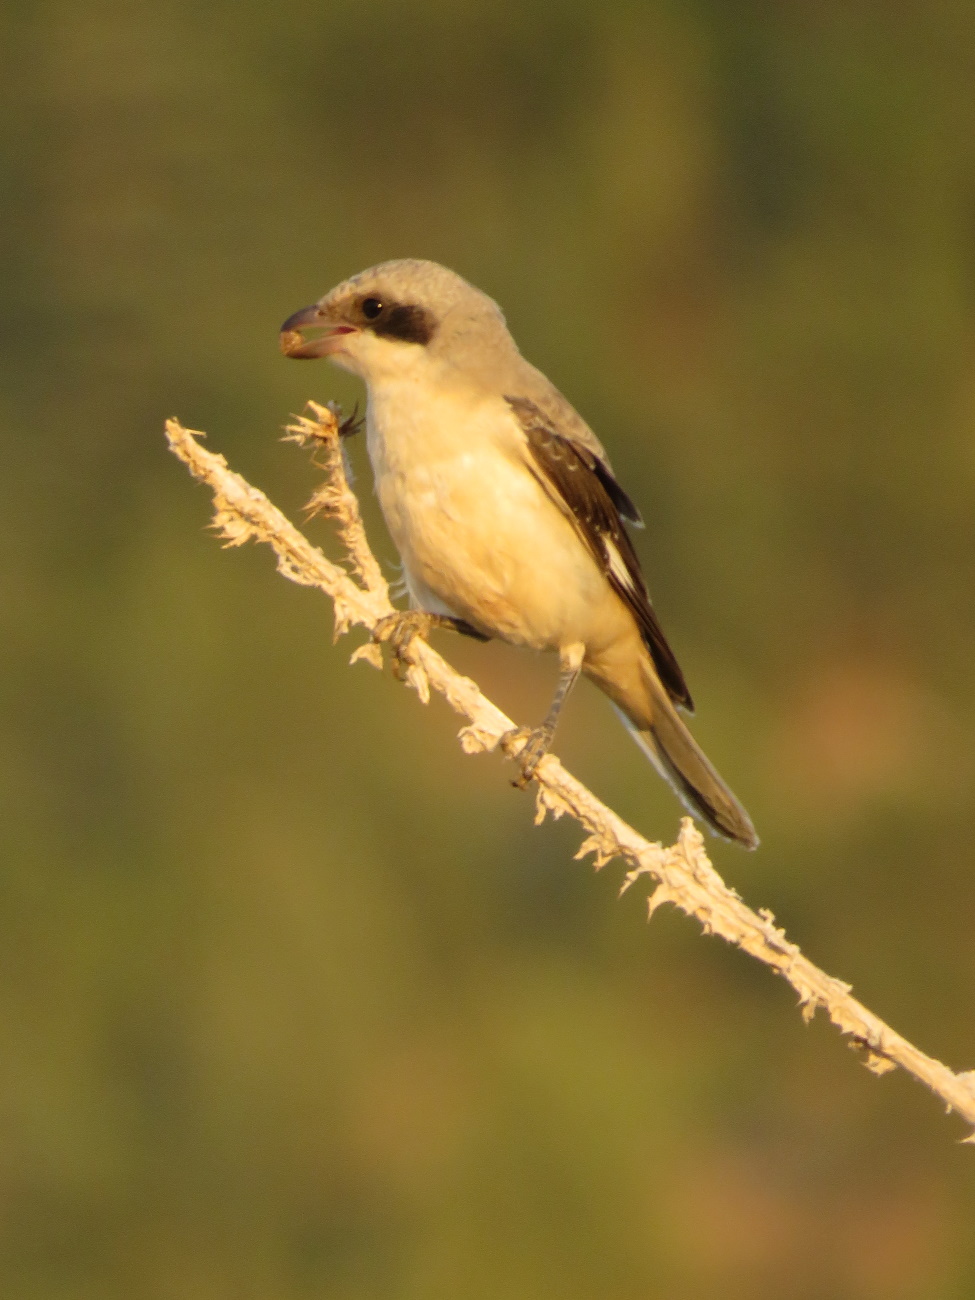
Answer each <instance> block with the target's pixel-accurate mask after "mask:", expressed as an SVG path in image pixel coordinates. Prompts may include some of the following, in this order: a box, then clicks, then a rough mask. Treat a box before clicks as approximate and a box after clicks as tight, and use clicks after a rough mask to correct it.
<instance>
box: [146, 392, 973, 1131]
mask: <svg viewBox="0 0 975 1300" xmlns="http://www.w3.org/2000/svg"><path fill="white" fill-rule="evenodd" d="M309 408H310V410H311V418H308V417H301V418H300V419H299V420H298V423H297V424H294V425H290V426H289V433H290V434H291V435H292V436H293V439H294V440H295V441H297V442H300V443H305V444H307V443H311V444H313V445H314V446H315V447H316V449H319V450H320V455H321V459H320V460H319V461H318V463H319V464H320V465H321V467H322V468H324V469H325V470H326V473H327V479H326V482H325V484H324V485H323V486H322V487H321V488H320V489H319V490H318V491H317V492H316V493H315V495H314V497H313V498H312V501H311V502H310V505H309V508H310V509H311V510H312V511H324V512H326V513H327V514H328V515H329V516H330V517H331V518H333V519H334V520H335V524H336V528H337V531H338V535H339V538H340V540H341V541H342V543H343V544H344V546H345V548H346V551H347V554H348V560H349V564H350V567H351V569H352V571H353V572H354V573H355V574H356V576H357V577H358V579H359V581H358V582H357V581H354V580H353V578H352V577H351V576H350V575H349V573H348V572H346V570H345V569H343V568H342V567H340V566H339V565H337V564H335V563H333V562H332V561H331V560H329V559H327V558H326V556H325V555H323V554H322V552H321V551H320V550H319V549H318V548H317V547H315V546H312V544H311V543H310V542H309V541H308V540H307V539H306V538H305V537H304V536H303V535H302V533H300V532H299V531H298V529H296V528H295V527H294V526H293V525H292V524H291V523H290V522H289V521H288V520H287V519H286V518H285V516H284V515H283V514H282V513H281V512H280V511H279V510H278V509H277V508H276V507H275V506H273V505H272V504H271V502H270V501H269V500H268V499H267V497H266V496H265V495H264V494H263V493H262V492H260V491H258V490H257V489H256V488H253V487H251V486H250V484H249V483H247V482H246V481H245V480H244V479H243V478H241V477H240V475H238V474H235V473H234V472H233V471H232V470H230V469H228V467H227V462H226V461H225V460H224V458H223V457H222V456H219V455H216V454H215V453H213V452H210V451H207V450H206V449H205V448H204V447H202V446H201V445H200V443H199V442H198V441H197V439H198V438H200V437H203V436H204V435H202V434H194V432H193V431H191V430H188V429H184V428H183V427H182V425H180V424H179V423H178V421H176V420H169V421H167V424H166V435H167V437H168V439H169V445H170V448H171V449H172V451H173V452H174V453H175V454H176V455H177V456H178V457H179V458H180V460H182V461H183V462H184V463H185V464H186V465H187V466H188V468H189V470H190V472H191V473H192V474H193V475H194V477H196V478H198V479H201V480H202V481H203V482H205V483H206V484H207V486H208V487H209V488H210V489H211V491H212V492H213V496H214V507H215V517H214V522H213V527H214V528H215V529H216V531H217V532H218V533H219V534H220V535H221V536H222V537H223V539H224V542H225V544H226V545H229V546H239V545H241V544H242V543H243V542H245V541H247V540H249V539H251V538H253V539H254V540H256V541H262V542H267V543H268V544H269V545H270V546H271V547H272V548H273V549H274V551H275V553H276V555H277V560H278V569H279V571H280V572H281V573H283V574H284V575H285V577H287V578H290V579H291V580H292V581H294V582H298V583H302V584H303V585H305V586H311V587H320V588H321V589H322V590H323V591H325V592H327V593H328V595H329V596H331V598H332V601H333V604H334V607H335V635H336V637H338V636H340V635H341V634H342V633H344V632H347V631H348V630H349V628H350V627H351V626H352V625H353V624H361V625H362V626H363V627H365V628H366V629H368V630H369V631H370V632H371V631H372V630H373V629H374V628H375V627H376V625H377V623H379V621H380V620H381V619H382V618H384V617H385V616H386V615H388V614H390V613H392V612H393V606H392V605H391V603H390V600H389V591H388V587H387V584H386V581H385V579H384V578H383V576H382V572H381V570H380V567H379V564H378V563H377V561H376V559H375V557H374V555H373V553H372V551H371V549H370V547H369V543H368V541H367V538H366V533H365V529H364V527H363V524H362V519H361V516H360V514H359V504H358V501H357V499H356V496H355V494H354V492H353V491H352V489H351V488H350V487H349V483H348V478H347V475H346V470H345V464H344V455H343V452H342V448H341V440H340V439H341V433H342V432H343V431H346V429H347V426H346V425H340V422H339V419H338V415H337V411H336V409H335V408H334V407H322V406H318V405H316V404H314V403H309ZM360 658H366V659H368V660H369V661H370V662H372V663H373V664H374V665H375V666H376V667H381V666H382V657H381V650H380V648H379V646H378V645H376V644H375V643H374V642H373V641H367V642H366V643H365V645H363V646H360V647H359V649H358V650H357V651H355V653H354V654H353V656H352V661H353V662H355V660H356V659H360ZM403 658H404V659H405V660H406V662H407V664H408V665H409V667H408V671H407V675H406V680H407V682H408V683H409V684H410V685H411V686H412V687H413V688H414V690H415V691H416V692H417V694H418V695H419V696H420V698H421V699H422V700H423V701H424V703H425V702H427V701H428V700H429V698H430V688H431V687H432V688H433V689H434V690H435V691H437V692H438V693H439V694H440V695H443V696H444V698H445V699H446V700H447V702H448V703H449V704H450V706H451V707H452V708H453V709H454V710H455V711H456V712H457V713H459V714H461V715H462V716H463V717H465V718H466V719H467V725H466V726H464V727H463V728H462V730H461V732H460V736H459V738H460V743H461V747H462V748H463V749H464V751H465V752H466V753H468V754H475V753H483V752H486V751H489V750H492V749H495V748H497V747H498V746H499V744H500V746H501V747H502V748H503V749H504V751H505V752H506V753H507V755H508V757H509V758H514V757H516V756H517V754H518V753H519V752H520V750H521V748H522V745H523V744H524V740H523V739H521V738H513V737H511V736H509V733H512V732H514V730H515V724H514V722H512V720H511V719H510V718H508V717H507V716H506V715H505V714H504V713H503V712H502V711H501V710H500V709H499V708H497V706H496V705H494V704H492V703H491V701H490V700H488V699H486V698H485V696H483V695H482V694H481V692H480V690H479V689H478V687H477V685H476V684H475V683H474V682H473V681H471V680H470V678H467V677H462V676H461V675H460V674H459V673H457V672H455V670H454V669H453V668H451V667H450V665H449V664H448V663H447V662H446V661H445V660H444V659H443V658H442V657H441V656H440V655H439V654H438V653H437V652H436V650H434V649H433V648H432V647H431V646H430V645H428V644H427V643H426V642H425V641H424V640H422V639H421V638H420V637H417V638H415V639H414V640H413V641H411V642H409V643H408V645H406V646H405V647H404V650H403ZM535 781H536V783H537V802H536V816H535V821H536V824H537V823H539V822H541V821H542V820H543V819H544V817H545V814H546V813H547V812H550V813H552V814H553V816H555V817H556V818H558V817H561V816H562V815H563V814H565V813H569V814H570V815H571V816H573V817H574V818H575V819H576V820H577V821H578V822H580V824H581V825H582V826H584V827H585V829H586V830H587V831H588V836H587V838H586V840H585V841H584V843H583V844H582V847H581V848H580V849H579V852H578V853H577V854H576V856H577V857H582V856H583V855H584V854H586V853H593V854H594V855H595V865H596V867H597V869H598V868H599V867H602V866H603V865H604V864H605V863H607V862H609V861H610V859H612V858H614V857H620V858H622V859H623V860H624V861H625V862H626V863H627V864H628V866H629V871H628V872H627V874H626V877H625V879H624V882H623V886H622V888H623V889H624V890H625V889H628V888H629V887H630V886H631V885H632V884H634V883H635V882H636V881H637V880H638V879H639V878H640V877H641V876H649V877H650V879H651V880H652V881H653V882H654V888H653V890H652V892H651V894H650V897H649V914H650V915H651V916H652V915H653V913H654V911H655V910H656V909H657V908H658V907H659V906H660V905H661V904H663V903H673V904H674V906H676V907H678V908H680V910H681V911H682V912H685V913H687V915H688V916H693V917H696V919H697V920H698V921H699V922H700V924H701V926H702V927H703V929H704V931H705V933H706V934H716V935H719V936H720V937H721V938H722V939H725V940H726V941H727V942H728V943H732V944H735V945H736V946H737V947H739V948H743V949H744V950H745V952H747V953H750V954H751V955H752V956H753V957H757V958H758V960H759V961H762V962H764V963H765V964H766V965H767V966H770V967H771V968H772V969H773V970H774V971H776V972H777V973H778V974H779V975H781V976H782V977H783V978H784V979H786V980H788V982H789V983H790V984H791V985H792V987H793V988H794V989H795V991H796V993H797V994H798V996H799V1006H800V1008H801V1010H802V1015H803V1018H804V1019H805V1020H807V1021H808V1020H810V1019H811V1018H812V1016H813V1015H814V1014H815V1012H816V1010H817V1008H819V1007H822V1008H823V1009H824V1010H825V1011H826V1013H827V1015H828V1016H829V1018H830V1020H832V1022H833V1023H834V1024H835V1025H836V1026H837V1027H838V1028H839V1029H840V1031H841V1032H842V1033H843V1034H846V1035H848V1036H849V1038H850V1041H851V1045H852V1046H854V1047H857V1048H860V1049H862V1051H863V1059H864V1063H865V1065H866V1066H867V1068H868V1069H869V1070H872V1071H873V1072H874V1073H876V1074H883V1073H885V1072H886V1071H887V1070H892V1069H894V1068H895V1067H896V1066H900V1067H901V1068H902V1069H904V1070H906V1071H907V1073H908V1074H910V1075H913V1077H914V1078H915V1079H918V1080H919V1081H920V1082H921V1083H924V1084H927V1086H928V1087H929V1088H930V1089H931V1091H932V1092H934V1093H935V1094H936V1095H937V1096H938V1097H940V1098H941V1099H942V1101H944V1103H945V1104H946V1106H947V1108H948V1110H949V1111H951V1110H955V1111H957V1112H958V1113H959V1114H960V1115H961V1116H963V1117H964V1118H965V1119H966V1120H967V1121H968V1122H969V1123H972V1124H975V1071H967V1072H964V1073H955V1072H954V1071H952V1070H950V1069H949V1068H948V1067H947V1066H946V1065H943V1064H942V1063H941V1062H940V1061H936V1060H934V1059H933V1058H932V1057H930V1056H926V1055H925V1054H924V1053H923V1052H921V1051H919V1050H918V1048H916V1047H914V1045H913V1044H912V1043H909V1042H908V1041H907V1039H905V1038H903V1037H902V1036H901V1035H900V1034H898V1033H895V1032H894V1030H893V1029H891V1028H890V1027H889V1026H888V1025H886V1024H885V1023H884V1022H883V1021H882V1020H881V1019H879V1017H877V1016H875V1015H874V1014H873V1013H872V1012H871V1011H868V1010H867V1008H866V1007H864V1006H863V1005H862V1004H861V1003H860V1002H858V1001H857V1000H856V999H855V998H854V997H852V996H851V994H850V986H849V985H848V984H844V983H842V982H841V981H840V980H838V979H834V978H832V977H831V976H829V975H827V974H826V973H825V972H824V971H821V970H820V969H819V968H818V967H817V966H814V965H813V963H812V962H811V961H809V960H808V958H806V957H804V956H803V954H802V953H801V952H800V951H799V949H798V947H797V946H796V945H795V944H794V943H791V942H790V941H789V940H788V939H786V937H785V933H784V931H783V930H781V929H779V928H778V927H777V926H776V925H775V923H774V922H775V918H774V917H773V915H772V914H771V912H769V911H768V910H767V909H764V908H763V909H759V911H758V912H753V911H752V910H751V908H749V907H747V906H746V905H745V904H744V903H743V902H742V900H741V898H740V897H739V896H738V894H737V893H735V891H734V890H733V889H729V887H728V886H727V885H726V884H725V883H724V881H723V880H722V879H721V877H720V876H719V875H718V873H717V871H716V870H715V869H714V866H713V865H712V863H711V861H710V859H709V858H708V855H707V853H706V851H705V848H704V840H703V838H702V836H701V834H700V832H699V831H698V829H697V827H696V826H695V825H694V823H693V822H692V820H691V819H690V818H689V817H685V818H684V819H683V820H682V822H681V830H680V834H679V836H678V839H677V842H676V844H674V845H672V846H671V847H670V848H663V847H662V845H660V844H652V843H650V842H649V841H648V840H646V839H644V837H643V836H642V835H640V834H638V832H637V831H635V830H634V829H633V827H632V826H629V825H627V823H626V822H624V821H623V819H622V818H621V817H618V816H617V815H616V813H614V812H613V810H612V809H611V808H608V807H607V806H606V805H605V804H604V803H602V802H601V801H600V800H599V799H597V798H596V796H595V795H594V794H592V792H591V791H590V790H588V789H587V788H586V787H585V786H584V785H583V784H582V783H581V782H580V781H577V780H576V779H575V777H573V776H572V775H571V774H570V773H569V772H567V771H566V769H565V768H564V767H563V766H562V764H561V763H560V762H559V760H558V759H557V758H556V757H555V756H554V755H552V754H549V755H547V756H546V757H545V758H544V759H543V760H542V762H541V763H540V764H539V766H538V769H537V771H536V774H535ZM963 1140H964V1141H966V1142H972V1143H975V1133H972V1134H971V1135H970V1136H969V1137H967V1138H965V1139H963Z"/></svg>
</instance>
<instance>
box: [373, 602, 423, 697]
mask: <svg viewBox="0 0 975 1300" xmlns="http://www.w3.org/2000/svg"><path fill="white" fill-rule="evenodd" d="M433 622H434V620H433V617H432V615H430V614H427V613H425V612H424V611H423V610H422V609H398V610H396V611H395V612H394V613H392V614H387V615H386V617H385V618H381V619H380V620H379V622H378V623H377V624H376V626H375V627H374V628H373V630H372V639H373V641H375V642H377V644H381V643H382V642H384V641H388V642H389V648H390V650H391V652H392V660H393V676H394V677H396V678H397V680H399V681H404V680H405V679H406V671H407V669H408V668H409V666H410V665H409V662H408V660H407V658H406V650H407V648H408V647H409V644H410V642H411V641H412V640H413V639H414V637H418V636H420V637H427V636H429V634H430V629H431V627H432V626H433Z"/></svg>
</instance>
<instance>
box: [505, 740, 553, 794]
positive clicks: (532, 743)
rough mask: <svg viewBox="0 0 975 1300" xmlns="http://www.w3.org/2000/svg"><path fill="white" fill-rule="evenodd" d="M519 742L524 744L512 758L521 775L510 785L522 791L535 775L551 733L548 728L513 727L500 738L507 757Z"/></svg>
mask: <svg viewBox="0 0 975 1300" xmlns="http://www.w3.org/2000/svg"><path fill="white" fill-rule="evenodd" d="M519 741H523V742H524V744H523V746H522V748H521V749H520V750H519V752H518V754H517V755H516V756H514V757H515V762H516V763H517V764H518V766H519V767H520V768H521V773H520V775H519V776H517V777H515V779H514V780H513V781H512V782H511V784H512V785H513V786H514V787H515V789H516V790H524V789H525V787H526V786H527V785H528V783H529V781H531V779H532V777H533V776H534V775H535V772H536V770H537V768H538V765H539V763H540V762H541V761H542V759H543V758H544V757H545V755H546V754H547V753H548V751H549V746H550V745H551V743H552V732H551V730H550V728H548V727H515V728H514V730H512V731H506V732H505V734H504V735H503V736H502V737H501V745H502V747H503V749H504V751H505V753H506V754H508V755H509V757H510V756H511V750H512V749H513V748H514V746H515V745H516V744H517V743H518V742H519Z"/></svg>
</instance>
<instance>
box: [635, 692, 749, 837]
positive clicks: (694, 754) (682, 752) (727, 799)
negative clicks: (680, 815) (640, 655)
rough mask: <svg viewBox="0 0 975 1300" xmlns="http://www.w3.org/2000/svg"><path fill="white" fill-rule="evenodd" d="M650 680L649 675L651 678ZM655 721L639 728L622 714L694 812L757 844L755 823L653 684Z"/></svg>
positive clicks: (728, 833) (727, 833) (717, 828)
mask: <svg viewBox="0 0 975 1300" xmlns="http://www.w3.org/2000/svg"><path fill="white" fill-rule="evenodd" d="M648 675H649V674H648ZM651 695H652V698H653V708H652V713H651V717H652V721H651V722H650V724H649V725H647V726H643V725H638V724H637V723H636V722H634V721H633V720H632V719H631V718H630V717H628V716H627V715H626V713H624V712H623V710H622V709H619V708H618V706H617V708H618V712H619V713H620V716H621V718H622V719H623V722H624V723H625V724H626V727H627V730H628V731H629V732H630V734H631V735H632V736H633V739H634V740H635V741H636V743H637V744H638V745H639V746H640V748H641V749H642V750H643V752H644V753H645V754H646V756H647V758H649V759H650V762H651V763H653V765H654V767H655V768H656V769H657V771H658V772H659V773H660V774H661V776H663V777H664V778H665V779H666V780H667V781H669V782H670V784H671V785H672V786H673V788H674V790H675V791H676V792H677V794H678V795H679V796H680V797H681V799H683V801H684V802H685V803H686V804H687V806H688V807H689V808H690V810H691V811H692V812H695V813H697V814H698V815H699V816H701V817H703V818H704V820H705V821H706V822H707V823H708V825H709V826H711V827H712V828H713V829H714V830H715V831H717V832H718V834H719V835H725V836H727V837H728V839H732V840H736V841H737V842H738V843H739V844H742V845H744V846H745V848H746V849H754V848H756V847H757V845H758V836H757V835H756V834H755V827H754V826H753V825H752V822H751V818H750V817H749V816H748V813H747V812H746V811H745V809H744V808H743V807H742V806H741V804H740V803H739V802H738V800H737V799H736V798H735V796H734V795H733V794H732V792H731V790H729V788H728V786H727V785H726V784H725V783H724V781H723V780H722V779H721V777H720V776H719V775H718V773H717V771H716V770H715V768H714V766H713V764H712V763H711V761H710V760H709V759H708V757H707V755H706V754H705V753H704V751H703V750H702V749H701V747H700V745H699V744H698V743H697V741H696V740H695V739H694V737H693V736H692V735H691V733H690V731H688V729H687V727H686V726H685V725H684V723H683V721H682V719H681V717H680V715H679V714H678V712H677V710H676V709H675V708H674V706H673V704H672V703H671V701H670V700H669V699H668V698H667V696H666V693H665V692H664V690H663V688H662V687H661V686H660V684H659V682H657V681H653V682H652V683H651Z"/></svg>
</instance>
